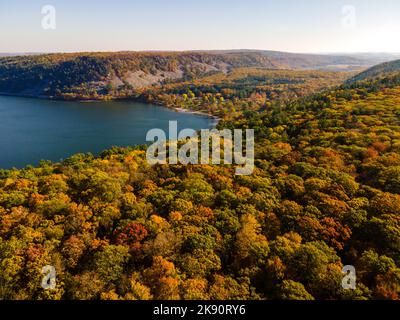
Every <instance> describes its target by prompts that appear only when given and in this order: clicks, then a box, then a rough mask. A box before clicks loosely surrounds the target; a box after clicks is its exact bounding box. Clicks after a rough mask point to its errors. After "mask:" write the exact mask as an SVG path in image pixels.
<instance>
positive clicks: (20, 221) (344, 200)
mask: <svg viewBox="0 0 400 320" xmlns="http://www.w3.org/2000/svg"><path fill="white" fill-rule="evenodd" d="M42 59H43V57H42ZM97 67H98V65H97V64H96V63H94V65H93V68H92V70H93V72H94V73H96V72H98V71H99V70H100V71H101V70H102V69H101V68H100V69H99V70H97V69H96V68H97ZM96 70H97V71H96ZM258 77H259V78H256V79H254V78H252V80H251V81H256V82H259V83H258V86H260V88H259V89H257V90H256V91H259V94H260V96H261V98H259V99H258V98H255V95H254V94H252V93H246V92H247V91H246V90H244V91H242V90H241V89H240V88H239V89H238V88H237V87H234V88H229V85H230V84H231V83H232V82H235V77H234V76H232V78H230V79H226V78H222V79H220V81H219V80H216V79H214V80H215V81H214V82H210V83H209V84H208V85H206V84H205V83H202V84H201V85H199V86H198V87H197V86H196V84H193V85H191V86H190V87H189V88H188V89H190V92H188V91H185V90H186V89H187V88H186V87H187V85H184V86H186V87H184V88H183V89H184V90H183V89H182V88H181V87H179V86H177V87H174V86H173V85H172V84H171V86H170V85H168V86H167V87H166V88H165V92H163V93H162V94H161V98H162V97H164V99H167V98H168V97H173V98H174V99H176V101H179V103H180V104H181V105H182V106H183V107H185V108H188V109H190V108H193V107H194V106H195V108H196V109H199V108H200V109H201V107H200V106H199V105H200V101H203V102H206V100H205V98H204V100H201V99H200V98H199V97H202V96H206V94H207V93H210V90H215V91H217V92H214V93H213V94H214V96H213V97H214V98H215V101H217V96H216V94H217V93H219V92H218V90H219V88H218V86H219V85H217V84H218V83H220V84H221V83H223V84H224V88H223V89H224V90H227V91H226V92H225V91H224V92H221V94H220V96H219V100H218V101H219V103H218V104H216V103H215V104H214V105H215V106H218V107H215V108H216V109H215V110H214V109H211V112H215V111H217V112H218V115H219V116H222V117H223V119H222V121H221V122H220V124H219V127H220V128H253V129H255V132H256V169H255V171H254V173H253V175H251V176H235V175H234V168H233V167H230V166H226V165H224V166H208V165H196V166H193V165H192V166H182V165H157V166H153V167H150V166H149V165H148V164H147V162H146V159H145V152H144V147H143V148H142V147H137V148H128V149H120V148H114V149H111V150H108V151H105V152H104V153H103V154H102V155H101V157H98V158H96V157H93V156H92V155H90V154H87V155H84V154H78V155H75V156H73V157H71V158H70V159H67V160H65V161H64V162H63V163H48V162H44V163H42V165H41V166H40V167H37V168H33V167H28V168H26V169H22V170H1V171H0V266H1V268H0V298H3V299H4V298H6V299H7V298H8V299H127V300H131V299H399V297H400V260H399V258H400V216H399V212H400V117H399V116H400V77H399V76H394V75H390V76H389V77H386V78H382V79H376V80H373V81H366V82H359V83H353V84H346V85H342V86H339V87H336V88H331V89H329V90H325V91H324V92H320V93H314V94H312V95H308V96H305V97H303V96H302V95H299V96H297V95H292V96H290V97H285V98H284V99H280V98H279V96H278V97H275V98H274V97H273V96H269V95H267V94H266V95H265V96H263V94H262V93H263V92H264V93H265V92H268V90H271V88H269V89H268V87H269V86H270V83H268V81H265V78H263V77H265V74H259V75H258ZM239 78H240V79H242V80H240V82H241V83H242V84H243V85H244V88H246V81H247V80H246V81H244V80H243V79H244V78H246V77H243V76H240V77H239ZM260 79H261V80H260ZM274 81H276V80H274ZM293 81H295V82H296V81H297V82H298V79H294V80H293ZM278 82H279V81H278ZM280 85H283V84H282V83H281V84H280ZM242 88H243V87H242ZM264 89H266V90H264ZM202 90H204V93H205V94H203V92H202ZM192 93H193V94H192ZM148 95H149V96H151V93H148ZM158 98H159V99H161V98H160V97H158ZM221 98H223V99H221ZM202 99H203V98H202ZM171 101H173V99H172V98H171ZM213 101H214V100H213ZM215 101H214V102H215ZM228 102H230V103H228ZM209 105H210V104H207V103H205V106H204V108H205V109H207V108H208V109H210V108H209ZM246 105H247V106H248V108H245V107H244V106H246ZM237 106H242V107H237ZM231 107H233V108H235V110H234V111H235V112H231V110H229V109H227V110H228V111H225V112H222V111H221V109H224V108H231ZM44 265H53V266H55V268H56V270H57V287H56V290H53V291H52V290H47V291H44V290H43V289H42V288H41V286H40V284H41V277H42V275H41V268H42V267H43V266H44ZM343 265H354V266H355V268H356V271H357V289H356V290H344V289H343V288H342V286H341V282H342V278H343V274H342V267H343Z"/></svg>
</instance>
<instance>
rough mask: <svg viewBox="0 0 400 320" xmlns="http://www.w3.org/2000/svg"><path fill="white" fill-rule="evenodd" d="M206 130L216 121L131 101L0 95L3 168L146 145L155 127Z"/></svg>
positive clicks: (0, 165)
mask: <svg viewBox="0 0 400 320" xmlns="http://www.w3.org/2000/svg"><path fill="white" fill-rule="evenodd" d="M173 120H174V121H178V129H179V130H181V129H185V128H191V129H194V130H200V129H208V128H212V127H214V126H215V119H212V118H209V117H207V116H201V115H194V114H190V113H180V112H176V111H174V110H171V109H167V108H164V107H160V106H156V105H151V104H145V103H139V102H132V101H123V102H122V101H118V102H115V101H113V102H65V101H53V100H41V99H30V98H20V97H8V96H0V168H3V169H9V168H12V167H16V168H22V167H24V166H26V165H28V164H31V165H38V164H39V161H40V160H42V159H43V160H52V161H60V160H62V159H66V158H68V157H69V156H71V155H73V154H75V153H81V152H83V153H86V152H91V153H93V154H98V153H100V152H101V151H103V150H105V149H107V148H110V147H112V146H121V147H123V146H132V145H137V144H144V143H146V133H147V132H148V131H149V130H150V129H153V128H160V129H163V130H164V131H165V132H166V133H167V134H168V125H169V121H173Z"/></svg>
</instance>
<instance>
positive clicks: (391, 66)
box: [349, 60, 400, 82]
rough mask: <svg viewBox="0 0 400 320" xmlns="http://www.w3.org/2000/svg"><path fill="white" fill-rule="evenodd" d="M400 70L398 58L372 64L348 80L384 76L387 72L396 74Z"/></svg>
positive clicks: (355, 80) (354, 80) (371, 78)
mask: <svg viewBox="0 0 400 320" xmlns="http://www.w3.org/2000/svg"><path fill="white" fill-rule="evenodd" d="M399 72H400V60H396V61H390V62H385V63H382V64H379V65H377V66H374V67H372V68H370V69H367V70H365V71H364V72H362V73H360V74H357V75H356V76H355V77H353V78H352V79H350V80H349V82H357V81H363V80H373V79H375V78H385V77H387V76H388V74H396V73H397V74H398V73H399Z"/></svg>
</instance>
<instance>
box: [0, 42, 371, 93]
mask: <svg viewBox="0 0 400 320" xmlns="http://www.w3.org/2000/svg"><path fill="white" fill-rule="evenodd" d="M367 65H368V62H366V61H365V60H362V59H356V58H354V57H340V56H328V55H306V54H291V53H284V52H274V51H250V50H238V51H205V52H116V53H68V54H42V55H29V56H16V57H15V56H12V57H2V58H0V92H1V93H3V94H16V95H27V96H42V97H60V96H65V95H70V96H77V95H79V96H91V97H92V99H97V98H101V97H104V96H105V95H106V94H107V93H108V92H109V91H112V90H113V89H120V88H122V89H128V90H134V89H139V88H146V87H151V86H154V85H160V84H163V83H167V82H183V81H188V80H194V79H199V78H202V77H204V76H208V75H212V74H215V73H225V74H226V73H228V72H230V71H232V70H234V69H237V68H263V69H273V70H279V69H293V70H305V69H310V70H315V69H324V70H338V69H340V70H352V69H359V68H365V67H366V66H367ZM368 66H369V65H368Z"/></svg>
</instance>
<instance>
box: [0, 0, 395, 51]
mask: <svg viewBox="0 0 400 320" xmlns="http://www.w3.org/2000/svg"><path fill="white" fill-rule="evenodd" d="M49 5H50V6H52V8H53V9H54V12H52V11H51V10H50V11H49V8H48V7H46V6H49ZM399 12H400V3H398V1H396V0H381V1H368V3H366V2H365V1H362V0H351V1H344V0H334V1H329V3H321V2H319V1H317V0H307V1H305V3H298V2H295V1H293V0H281V1H280V2H279V3H275V2H273V1H265V0H251V1H246V3H243V2H242V1H239V0H230V1H228V0H219V1H211V0H205V1H202V2H194V1H183V0H171V1H168V3H165V1H161V0H149V1H147V2H146V3H143V2H141V1H127V0H115V1H114V2H113V3H109V2H108V1H105V0H100V1H97V2H96V4H95V5H93V4H91V3H82V2H80V1H78V0H71V1H68V3H65V2H64V3H63V2H62V1H61V0H46V1H45V0H34V1H29V2H28V1H26V0H15V1H13V2H9V3H4V2H3V3H0V29H2V30H7V32H3V33H2V34H1V35H0V52H2V53H78V52H120V51H139V52H143V51H150V52H151V51H218V50H243V49H241V48H251V49H244V50H262V51H279V52H290V53H305V54H336V55H337V54H354V53H371V54H374V53H375V54H376V53H399V52H400V43H398V42H396V41H393V40H394V39H396V37H397V35H398V34H399V32H400V22H399V21H398V18H397V16H398V13H399ZM53 13H54V15H53V16H51V17H50V18H51V19H53V18H54V25H52V26H51V27H50V28H44V27H43V22H44V23H45V24H46V23H47V24H48V23H49V19H48V18H49V15H51V14H53ZM293 30H295V31H293ZM225 48H228V49H225ZM265 48H273V49H265Z"/></svg>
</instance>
